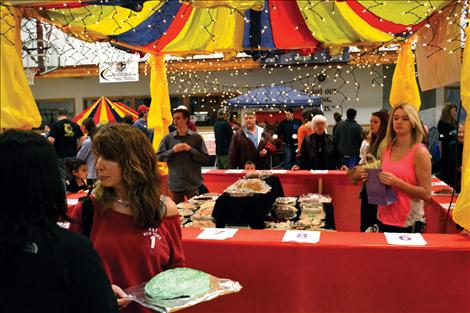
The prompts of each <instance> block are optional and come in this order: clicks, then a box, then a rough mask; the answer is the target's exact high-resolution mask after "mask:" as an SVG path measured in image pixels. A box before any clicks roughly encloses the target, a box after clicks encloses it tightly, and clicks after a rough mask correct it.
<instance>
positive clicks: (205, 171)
mask: <svg viewBox="0 0 470 313" xmlns="http://www.w3.org/2000/svg"><path fill="white" fill-rule="evenodd" d="M210 171H212V169H210V168H203V169H201V173H202V174H205V173H209V172H210Z"/></svg>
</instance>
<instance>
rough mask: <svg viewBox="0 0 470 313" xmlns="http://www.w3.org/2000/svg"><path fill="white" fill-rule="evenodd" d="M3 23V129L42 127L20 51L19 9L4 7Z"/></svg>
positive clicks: (0, 27)
mask: <svg viewBox="0 0 470 313" xmlns="http://www.w3.org/2000/svg"><path fill="white" fill-rule="evenodd" d="M0 8H1V12H0V14H1V19H0V32H1V33H2V35H0V44H1V46H0V51H1V53H0V55H1V63H0V64H1V65H0V77H1V80H0V86H1V87H0V94H1V98H0V101H1V102H0V128H23V129H28V128H32V127H39V126H40V125H41V121H42V118H41V114H40V113H39V110H38V108H37V105H36V102H35V100H34V97H33V93H32V92H31V88H30V87H29V84H28V81H27V79H26V75H25V73H24V70H23V61H22V59H21V54H19V53H18V49H20V47H21V39H20V27H19V26H20V25H19V19H18V18H16V17H15V16H18V12H17V11H16V9H14V8H12V7H9V8H7V7H5V6H1V7H0Z"/></svg>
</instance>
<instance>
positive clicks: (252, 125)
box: [0, 104, 463, 312]
mask: <svg viewBox="0 0 470 313" xmlns="http://www.w3.org/2000/svg"><path fill="white" fill-rule="evenodd" d="M139 112H140V114H141V117H140V122H139V120H138V121H137V122H136V123H137V124H135V123H134V125H128V124H127V123H117V124H108V125H102V126H100V127H98V128H97V127H96V125H95V123H94V122H93V120H91V119H87V120H85V121H84V122H83V126H82V127H80V126H78V125H77V124H75V123H74V122H72V121H70V120H69V119H68V117H67V112H66V111H65V110H59V117H58V121H57V122H56V123H55V124H53V125H52V126H51V130H50V133H49V134H48V136H47V139H46V138H44V137H45V136H41V135H38V134H35V133H33V132H28V131H17V130H9V131H6V132H4V133H2V134H0V152H1V153H0V167H1V168H0V171H1V173H2V175H1V176H0V190H1V194H2V199H3V205H2V210H1V211H0V229H1V237H0V241H1V243H2V244H1V245H0V247H1V253H0V257H1V258H2V260H1V261H2V266H1V267H0V268H2V277H3V281H4V284H5V285H6V286H8V288H7V289H8V290H7V295H8V296H7V297H6V298H5V300H4V303H2V306H5V307H6V308H19V309H20V311H22V310H23V311H24V310H28V309H30V310H36V311H43V309H44V311H48V312H65V311H70V308H71V307H72V308H73V310H75V311H77V312H85V311H86V312H117V310H118V308H120V309H122V312H146V309H145V308H143V307H141V306H139V305H137V304H136V303H131V301H130V299H129V298H128V297H127V295H126V294H125V293H124V291H123V289H125V288H127V287H130V286H133V285H137V284H139V283H142V282H144V281H148V280H149V279H150V278H152V277H153V276H155V275H156V274H158V273H159V272H161V271H164V270H166V269H170V268H175V267H184V266H185V256H184V251H183V246H182V240H181V226H180V220H179V214H178V210H177V208H176V204H175V203H179V202H182V201H185V198H186V199H189V198H190V197H192V196H194V195H197V194H200V193H203V192H206V191H207V188H206V187H205V186H204V181H203V176H202V174H201V168H202V166H203V165H205V164H207V162H208V160H209V154H208V152H207V148H206V145H205V143H204V140H203V138H202V136H201V135H200V134H198V133H197V132H196V131H193V130H192V129H191V128H192V127H191V126H190V124H191V123H190V120H189V117H190V113H189V111H188V109H187V108H186V107H184V106H180V107H178V108H176V109H175V110H173V127H174V130H173V131H171V132H170V133H169V134H168V135H166V136H165V137H164V138H163V139H162V141H161V143H160V146H159V148H158V151H155V150H154V148H153V146H152V144H151V140H150V139H151V135H152V133H151V132H149V131H148V128H147V127H143V128H142V125H143V124H145V123H144V122H146V114H148V109H144V108H141V110H139ZM356 115H357V111H356V110H355V109H348V110H347V112H346V117H347V118H346V120H341V116H340V115H339V114H337V115H336V117H335V121H336V125H335V128H334V131H333V134H328V131H327V127H328V121H327V119H326V118H325V116H324V115H323V113H322V112H321V111H320V110H305V111H304V112H303V119H304V121H303V122H301V121H300V120H297V119H295V118H294V117H293V112H292V111H291V110H287V111H286V119H285V120H283V121H282V122H281V123H280V124H279V126H278V127H277V128H276V129H275V133H274V134H273V133H272V132H271V133H270V132H268V131H267V129H266V128H263V127H260V126H259V125H257V123H256V114H255V112H251V111H247V112H245V113H244V114H243V121H244V123H243V126H240V125H239V124H238V123H236V121H235V120H227V114H226V112H225V111H224V110H219V111H218V112H217V116H218V120H217V122H216V124H215V127H214V128H215V137H216V146H217V147H216V152H217V167H219V168H244V169H247V170H254V169H266V168H269V167H270V156H271V155H272V154H274V153H276V151H281V152H283V167H284V168H286V169H293V170H298V169H342V170H347V171H348V174H347V175H348V177H349V178H350V180H351V182H352V183H358V182H362V183H363V185H364V184H365V183H366V182H367V181H368V178H369V172H368V169H369V168H371V167H380V168H381V172H380V174H379V180H380V182H381V183H382V184H384V185H386V186H389V187H391V188H393V190H394V191H395V193H396V198H397V199H396V201H395V202H393V203H391V204H389V205H378V206H377V205H374V204H370V203H369V202H368V197H367V191H366V188H363V189H362V191H361V195H360V196H361V201H362V203H361V208H360V209H361V231H380V232H407V233H409V232H422V231H423V229H424V226H425V223H426V220H425V214H424V205H425V203H426V202H427V201H429V200H430V197H431V173H432V168H433V167H434V171H436V172H437V173H438V176H439V175H440V176H441V177H443V179H444V181H446V182H448V183H449V184H451V185H452V186H456V188H459V187H458V186H459V185H458V180H459V176H458V175H459V171H458V170H459V169H460V167H461V160H462V155H461V154H462V142H463V127H462V125H458V124H457V119H456V118H457V117H456V107H454V106H452V105H446V106H445V108H444V110H443V114H442V118H441V120H440V121H439V125H438V128H439V131H440V132H441V140H440V143H441V144H440V145H441V148H440V150H441V151H442V154H441V155H440V159H439V160H432V158H431V154H430V152H429V150H428V146H427V145H426V144H425V143H427V142H428V140H427V139H426V137H427V131H426V128H425V127H424V125H423V123H422V122H421V120H420V118H419V115H418V112H417V111H416V109H415V108H414V107H413V106H411V105H408V104H402V105H398V106H396V107H394V108H393V110H392V111H391V112H390V114H389V113H388V112H387V111H385V110H381V111H377V112H374V113H372V115H371V117H370V128H369V129H368V130H367V131H366V132H365V133H364V132H363V129H362V127H361V126H360V125H359V124H358V123H357V122H356V121H355V118H356ZM274 135H277V138H274V137H276V136H274ZM276 140H277V141H278V142H276ZM279 142H282V145H280V146H279ZM157 160H158V161H164V162H167V164H168V168H169V175H168V186H169V189H170V192H171V194H170V195H169V196H165V195H163V194H162V188H161V186H162V183H161V177H160V173H159V170H158V164H157ZM25 181H30V182H32V183H31V184H27V185H25V184H24V182H25ZM452 183H453V184H452ZM91 189H93V194H92V195H91V198H90V203H91V207H92V209H93V210H92V213H91V215H90V214H85V210H86V206H85V202H79V204H78V205H77V206H76V207H74V208H72V209H71V208H67V204H66V192H72V193H75V192H77V191H79V190H85V191H86V190H91ZM19 199H22V200H21V201H19ZM58 222H68V223H70V227H69V231H67V230H65V229H63V228H61V227H59V226H58ZM85 225H87V226H86V227H89V231H88V230H87V231H84V229H85ZM80 233H81V234H84V235H86V236H88V237H89V240H88V239H86V238H85V237H83V236H80V235H78V234H80ZM90 241H91V243H92V244H91V243H90ZM12 269H13V270H12ZM18 273H20V275H21V276H20V277H18ZM38 273H41V274H40V275H39V274H38ZM33 275H34V276H35V283H34V284H24V283H23V282H25V281H28V280H29V277H31V276H33ZM44 282H47V286H48V288H49V289H47V290H46V289H44V288H42V286H43V285H44ZM50 290H52V291H53V292H50ZM24 294H28V296H29V297H32V298H31V299H32V300H31V301H21V299H20V297H21V296H22V295H24ZM83 299H86V301H83ZM32 303H33V304H32ZM73 310H72V311H73Z"/></svg>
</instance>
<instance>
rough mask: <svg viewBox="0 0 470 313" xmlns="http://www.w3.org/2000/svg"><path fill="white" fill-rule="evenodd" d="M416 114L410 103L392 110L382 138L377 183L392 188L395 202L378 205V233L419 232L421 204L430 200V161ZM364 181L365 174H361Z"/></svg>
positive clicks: (421, 229)
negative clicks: (385, 132) (378, 180)
mask: <svg viewBox="0 0 470 313" xmlns="http://www.w3.org/2000/svg"><path fill="white" fill-rule="evenodd" d="M424 136H425V132H424V129H423V127H422V124H421V121H420V118H419V115H418V112H417V111H416V109H415V108H414V107H413V106H412V105H409V104H401V105H398V106H396V107H395V108H393V111H392V113H391V121H390V122H389V123H388V129H387V135H386V136H385V139H384V147H385V150H384V151H383V155H382V159H381V162H382V170H383V172H381V173H380V174H379V179H380V181H381V182H382V183H383V184H385V185H388V186H391V187H392V189H393V190H394V191H395V193H396V196H397V201H395V202H394V203H392V204H390V205H379V206H378V214H377V218H378V226H379V230H380V232H398V233H399V232H405V233H412V232H422V231H423V230H424V229H423V228H424V223H425V216H424V203H423V201H424V202H428V201H429V200H430V199H431V158H430V155H429V151H428V149H427V148H426V146H424V145H423V144H422V141H423V137H424ZM361 177H362V179H363V180H364V181H366V180H367V178H368V175H367V172H366V171H363V172H361Z"/></svg>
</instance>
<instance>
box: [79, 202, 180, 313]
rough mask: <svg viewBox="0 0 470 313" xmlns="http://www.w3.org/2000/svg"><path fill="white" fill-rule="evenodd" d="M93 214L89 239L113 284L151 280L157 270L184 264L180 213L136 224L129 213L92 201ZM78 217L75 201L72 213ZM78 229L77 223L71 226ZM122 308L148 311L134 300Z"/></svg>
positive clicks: (122, 286) (124, 285)
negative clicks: (147, 224) (155, 222)
mask: <svg viewBox="0 0 470 313" xmlns="http://www.w3.org/2000/svg"><path fill="white" fill-rule="evenodd" d="M93 208H94V218H93V226H92V229H91V235H90V237H91V238H90V239H91V241H92V242H93V245H94V247H95V249H96V251H98V254H99V255H100V256H101V258H102V260H103V265H104V268H105V271H106V273H107V275H108V277H109V280H110V281H111V283H112V284H115V285H118V286H119V287H121V288H122V289H126V288H128V287H131V286H134V285H138V284H140V283H143V282H146V281H148V280H150V279H151V278H152V277H153V276H155V275H157V274H158V273H160V272H162V271H164V270H167V269H170V268H175V267H184V266H185V257H184V252H183V247H182V243H181V226H180V220H179V216H178V215H175V216H170V217H164V218H163V221H162V223H161V225H160V226H159V227H157V228H155V227H147V228H144V229H142V228H137V227H136V226H135V222H134V218H133V217H132V216H130V215H127V214H124V213H119V212H117V211H114V210H112V209H108V210H107V211H106V212H104V213H100V209H99V207H98V204H96V202H94V204H93ZM72 214H73V215H74V216H72V217H73V218H75V219H76V220H80V219H81V207H80V204H78V207H76V208H75V209H74V210H73V213H72ZM70 229H71V230H72V231H80V226H79V225H78V224H72V225H71V226H70ZM121 312H150V311H147V310H145V309H144V307H142V306H140V305H136V304H135V303H134V304H132V305H129V306H128V307H127V308H126V309H124V310H123V311H121Z"/></svg>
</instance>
